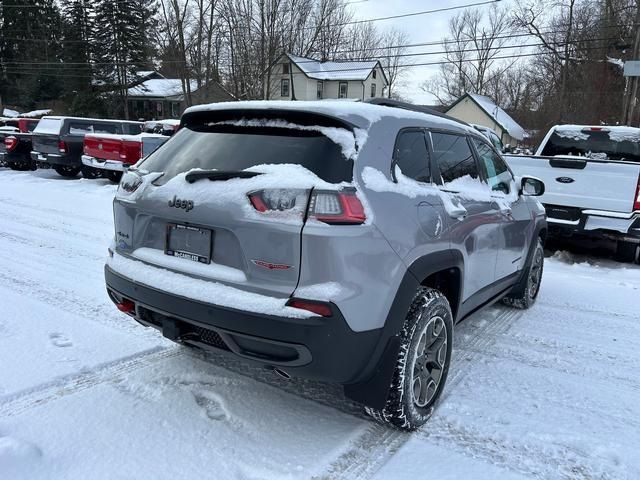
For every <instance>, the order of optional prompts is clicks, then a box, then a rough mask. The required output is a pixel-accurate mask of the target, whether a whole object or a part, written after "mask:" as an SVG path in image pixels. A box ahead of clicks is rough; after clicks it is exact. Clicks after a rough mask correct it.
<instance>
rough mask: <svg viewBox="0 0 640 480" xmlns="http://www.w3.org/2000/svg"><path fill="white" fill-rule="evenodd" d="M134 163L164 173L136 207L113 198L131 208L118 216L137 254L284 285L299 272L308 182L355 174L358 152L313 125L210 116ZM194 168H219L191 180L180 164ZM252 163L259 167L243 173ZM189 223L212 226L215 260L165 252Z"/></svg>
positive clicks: (246, 284)
mask: <svg viewBox="0 0 640 480" xmlns="http://www.w3.org/2000/svg"><path fill="white" fill-rule="evenodd" d="M138 168H140V169H141V170H146V171H150V172H163V175H162V176H161V177H160V178H159V179H158V180H157V181H155V182H154V183H153V185H151V186H150V187H149V188H148V189H147V190H146V191H145V194H144V195H143V196H141V197H140V198H139V199H138V200H137V202H136V206H135V209H134V208H133V207H130V206H127V205H122V206H117V208H123V209H125V210H127V211H128V212H129V213H125V212H123V213H124V214H123V215H118V217H119V218H125V217H129V218H131V219H132V221H133V223H134V224H133V225H131V226H130V231H128V232H123V234H124V235H129V236H130V240H127V242H130V243H131V254H132V255H133V256H134V257H137V258H139V259H141V260H144V261H147V262H149V263H153V264H157V265H160V266H164V267H166V268H170V269H174V270H176V271H182V272H186V273H190V274H193V275H197V276H200V277H203V278H210V279H215V280H218V281H221V282H223V283H228V284H233V285H234V286H238V287H242V288H246V289H248V290H253V291H257V292H271V293H279V294H282V295H290V294H291V293H293V291H294V290H295V287H296V285H297V282H298V276H299V271H300V257H301V231H302V228H303V225H304V221H305V214H306V210H307V205H308V202H309V199H310V195H311V191H312V189H313V188H314V187H318V186H320V187H321V188H324V189H326V188H330V187H331V186H332V185H334V186H335V188H336V189H337V188H338V186H337V184H339V183H341V182H350V181H351V180H352V175H353V161H352V160H348V159H346V158H345V157H344V156H343V154H342V150H341V148H340V147H339V146H338V145H337V144H336V143H334V142H332V141H331V140H329V139H328V138H327V137H325V136H324V135H322V134H321V133H319V132H317V131H302V130H294V129H288V128H269V127H241V126H229V125H227V126H221V127H217V126H207V125H206V124H203V125H197V124H196V125H190V126H189V127H184V128H182V129H181V130H180V131H179V132H178V133H177V134H176V135H174V136H173V137H172V138H171V139H170V140H168V141H167V142H166V143H165V144H164V145H163V146H162V148H160V149H158V150H156V151H155V152H154V153H152V154H151V155H150V156H148V157H147V158H146V159H145V160H143V161H142V162H141V163H140V164H139V167H138ZM194 169H202V170H206V171H208V172H211V171H214V173H213V174H212V175H211V176H210V177H206V176H203V177H201V178H195V179H194V178H192V177H189V179H190V181H191V180H193V182H192V183H190V181H187V177H186V176H185V175H184V174H185V172H189V171H191V170H194ZM246 169H250V171H251V172H255V173H257V174H258V175H256V176H254V177H252V178H241V176H242V175H243V174H244V175H246V174H247V173H248V172H247V171H246ZM215 172H218V173H219V172H227V173H228V174H227V173H225V174H223V175H222V176H216V174H215ZM225 175H226V176H225ZM185 226H186V227H193V228H196V229H200V231H201V232H202V235H204V236H205V237H207V236H209V235H210V239H211V241H210V244H211V251H210V256H211V264H198V262H193V261H191V260H189V259H188V258H187V259H185V258H184V257H183V258H176V257H175V256H174V255H173V256H172V255H167V250H168V249H169V250H170V249H171V248H168V247H170V244H171V242H172V240H171V239H170V238H169V236H170V235H174V234H175V233H176V229H183V227H185ZM207 232H209V233H207ZM178 235H181V234H180V233H178ZM169 253H170V252H169ZM201 253H202V252H201Z"/></svg>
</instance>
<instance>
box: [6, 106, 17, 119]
mask: <svg viewBox="0 0 640 480" xmlns="http://www.w3.org/2000/svg"><path fill="white" fill-rule="evenodd" d="M2 116H3V117H10V118H12V117H19V116H20V112H18V111H17V110H12V109H10V108H5V109H4V110H2Z"/></svg>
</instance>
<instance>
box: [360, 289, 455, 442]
mask: <svg viewBox="0 0 640 480" xmlns="http://www.w3.org/2000/svg"><path fill="white" fill-rule="evenodd" d="M400 339H401V342H402V343H401V345H400V353H399V354H398V360H397V362H396V369H395V372H394V374H393V379H392V381H391V385H390V389H389V397H388V398H387V402H386V404H385V406H384V408H383V409H382V410H376V409H373V408H370V407H366V408H365V410H366V412H367V413H368V414H369V415H370V416H372V417H373V418H375V419H376V420H378V421H380V422H383V423H389V424H391V425H394V426H395V427H398V428H402V429H405V430H415V429H416V428H418V427H420V426H421V425H424V423H425V422H426V421H427V420H428V419H429V417H431V415H432V413H433V410H434V407H435V404H436V403H437V401H438V398H440V394H441V393H442V390H443V388H444V384H445V382H446V380H447V374H448V372H449V363H450V360H451V348H452V345H453V315H452V314H451V308H450V307H449V302H448V301H447V299H446V298H445V296H444V295H442V293H440V292H439V291H438V290H434V289H432V288H425V287H421V288H419V289H418V291H417V292H416V295H415V297H414V299H413V302H412V304H411V307H410V308H409V312H408V313H407V316H406V319H405V322H404V326H403V328H402V331H401V332H400Z"/></svg>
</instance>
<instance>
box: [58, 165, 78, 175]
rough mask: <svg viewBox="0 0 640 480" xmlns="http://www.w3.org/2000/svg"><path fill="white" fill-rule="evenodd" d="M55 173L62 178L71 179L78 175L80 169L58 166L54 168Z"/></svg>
mask: <svg viewBox="0 0 640 480" xmlns="http://www.w3.org/2000/svg"><path fill="white" fill-rule="evenodd" d="M54 170H55V171H56V173H57V174H58V175H60V176H62V177H67V178H73V177H76V176H77V175H78V173H80V167H67V166H58V167H54Z"/></svg>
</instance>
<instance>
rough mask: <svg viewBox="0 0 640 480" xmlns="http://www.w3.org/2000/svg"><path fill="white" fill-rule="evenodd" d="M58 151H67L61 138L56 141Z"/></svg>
mask: <svg viewBox="0 0 640 480" xmlns="http://www.w3.org/2000/svg"><path fill="white" fill-rule="evenodd" d="M58 151H60V153H67V144H66V143H65V142H64V141H62V140H60V141H59V142H58Z"/></svg>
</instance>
